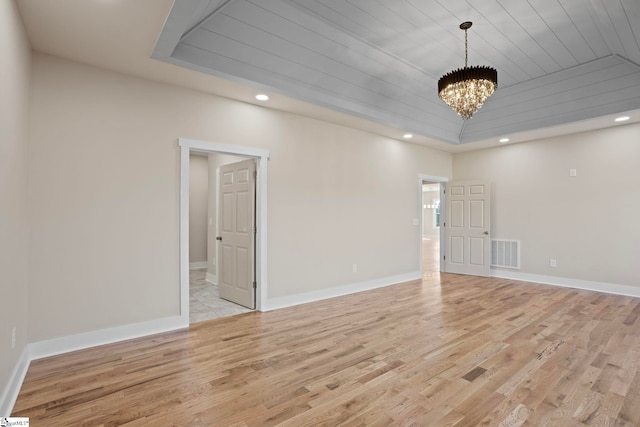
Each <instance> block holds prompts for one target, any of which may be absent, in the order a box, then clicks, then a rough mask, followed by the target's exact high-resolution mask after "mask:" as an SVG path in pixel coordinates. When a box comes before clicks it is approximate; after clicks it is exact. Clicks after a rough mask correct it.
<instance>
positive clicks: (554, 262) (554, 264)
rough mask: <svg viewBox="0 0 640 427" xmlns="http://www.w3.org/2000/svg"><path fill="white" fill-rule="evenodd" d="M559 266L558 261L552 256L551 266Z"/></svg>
mask: <svg viewBox="0 0 640 427" xmlns="http://www.w3.org/2000/svg"><path fill="white" fill-rule="evenodd" d="M557 266H558V264H557V263H556V260H555V259H554V258H551V259H550V260H549V267H554V268H555V267H557Z"/></svg>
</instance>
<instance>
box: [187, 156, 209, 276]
mask: <svg viewBox="0 0 640 427" xmlns="http://www.w3.org/2000/svg"><path fill="white" fill-rule="evenodd" d="M189 175H190V176H189V263H202V264H204V263H205V262H206V261H207V228H208V227H207V211H208V198H209V164H208V159H207V156H200V155H191V156H189Z"/></svg>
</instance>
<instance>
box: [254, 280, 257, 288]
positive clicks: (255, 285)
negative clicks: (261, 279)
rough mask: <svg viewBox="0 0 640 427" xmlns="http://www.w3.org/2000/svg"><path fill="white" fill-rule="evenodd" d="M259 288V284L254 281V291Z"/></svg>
mask: <svg viewBox="0 0 640 427" xmlns="http://www.w3.org/2000/svg"><path fill="white" fill-rule="evenodd" d="M257 287H258V282H256V281H255V280H254V281H253V289H256V288H257Z"/></svg>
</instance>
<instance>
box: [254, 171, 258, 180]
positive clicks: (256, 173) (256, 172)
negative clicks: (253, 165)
mask: <svg viewBox="0 0 640 427" xmlns="http://www.w3.org/2000/svg"><path fill="white" fill-rule="evenodd" d="M256 178H258V171H253V179H256Z"/></svg>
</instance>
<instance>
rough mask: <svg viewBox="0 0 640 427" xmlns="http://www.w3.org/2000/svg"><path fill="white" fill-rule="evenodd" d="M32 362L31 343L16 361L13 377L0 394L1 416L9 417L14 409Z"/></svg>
mask: <svg viewBox="0 0 640 427" xmlns="http://www.w3.org/2000/svg"><path fill="white" fill-rule="evenodd" d="M30 363H31V359H30V358H29V344H27V345H26V346H25V347H24V348H23V349H22V353H21V354H20V358H19V359H18V363H16V365H15V367H14V368H13V372H12V373H11V377H10V378H9V383H8V384H7V386H6V388H5V389H4V390H3V391H2V395H0V416H2V417H8V416H9V415H11V411H12V410H13V406H14V405H15V404H16V400H17V399H18V394H19V393H20V389H21V388H22V383H23V382H24V377H25V376H26V375H27V370H28V369H29V364H30Z"/></svg>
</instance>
